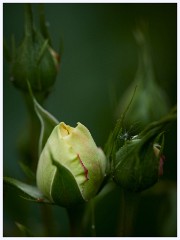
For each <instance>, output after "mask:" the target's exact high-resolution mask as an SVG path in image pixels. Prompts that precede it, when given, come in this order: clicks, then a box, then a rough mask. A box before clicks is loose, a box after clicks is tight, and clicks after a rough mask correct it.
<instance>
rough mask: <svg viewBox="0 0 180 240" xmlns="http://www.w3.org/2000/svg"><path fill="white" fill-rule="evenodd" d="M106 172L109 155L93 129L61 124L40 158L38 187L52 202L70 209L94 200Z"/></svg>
mask: <svg viewBox="0 0 180 240" xmlns="http://www.w3.org/2000/svg"><path fill="white" fill-rule="evenodd" d="M105 170H106V157H105V154H104V153H103V151H102V150H101V149H100V148H98V147H97V146H96V144H95V142H94V140H93V138H92V136H91V134H90V132H89V130H88V129H87V128H86V127H85V126H84V125H82V124H81V123H78V125H77V127H75V128H73V127H70V126H68V125H66V124H65V123H63V122H61V123H60V124H59V125H57V126H56V127H55V128H54V130H53V131H52V133H51V135H50V137H49V138H48V140H47V142H46V145H45V147H44V149H43V151H42V153H41V155H40V158H39V163H38V167H37V186H38V188H39V189H40V190H41V191H42V193H43V194H44V195H45V196H46V197H47V198H48V199H49V200H50V201H52V202H54V203H55V204H58V205H61V206H66V207H68V206H71V205H72V204H76V203H80V202H83V201H88V200H90V199H91V198H92V197H94V196H95V195H96V194H97V192H98V190H99V188H100V186H101V183H102V181H103V179H104V176H105Z"/></svg>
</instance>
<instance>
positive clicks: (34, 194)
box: [3, 177, 52, 204]
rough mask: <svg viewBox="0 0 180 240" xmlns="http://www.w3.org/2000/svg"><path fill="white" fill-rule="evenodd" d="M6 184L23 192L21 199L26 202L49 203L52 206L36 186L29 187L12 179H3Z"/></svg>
mask: <svg viewBox="0 0 180 240" xmlns="http://www.w3.org/2000/svg"><path fill="white" fill-rule="evenodd" d="M3 182H4V184H7V185H10V186H13V187H15V188H16V189H17V190H19V191H20V192H21V195H20V196H21V197H22V198H25V199H26V200H29V201H33V202H38V203H49V204H52V203H51V202H50V201H49V200H48V199H47V198H45V197H44V195H43V194H42V193H41V192H40V191H39V189H38V188H37V187H36V186H32V185H28V184H26V183H23V182H21V181H19V180H16V179H14V178H10V177H4V178H3Z"/></svg>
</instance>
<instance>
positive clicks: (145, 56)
mask: <svg viewBox="0 0 180 240" xmlns="http://www.w3.org/2000/svg"><path fill="white" fill-rule="evenodd" d="M134 33H135V39H136V42H137V45H138V48H139V61H138V69H137V73H136V76H135V79H134V81H133V82H132V84H131V85H130V86H129V87H128V89H127V90H126V91H125V93H124V95H123V96H122V98H121V99H120V102H119V105H118V109H117V116H118V117H119V116H120V115H121V113H122V112H124V110H125V108H126V107H127V105H128V103H129V101H130V99H131V97H132V95H133V92H134V91H135V88H136V92H135V96H134V98H133V101H132V104H131V106H130V108H129V111H128V113H127V115H126V121H127V122H129V123H130V124H132V123H134V122H138V123H140V124H141V126H142V128H143V127H144V126H146V125H147V124H148V123H150V122H152V121H155V120H158V119H160V118H161V117H163V116H164V115H166V114H167V113H168V111H169V103H168V100H167V96H166V94H165V92H164V91H163V89H162V88H161V87H160V86H159V85H158V83H157V82H156V79H155V74H154V68H153V62H152V58H151V49H150V45H149V41H148V40H149V39H148V33H147V29H146V26H141V27H139V28H137V29H136V31H135V32H134Z"/></svg>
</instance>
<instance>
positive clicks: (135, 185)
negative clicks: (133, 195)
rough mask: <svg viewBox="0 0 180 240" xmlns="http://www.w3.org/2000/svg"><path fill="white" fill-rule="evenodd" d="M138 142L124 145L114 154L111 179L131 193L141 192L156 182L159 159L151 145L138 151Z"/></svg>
mask: <svg viewBox="0 0 180 240" xmlns="http://www.w3.org/2000/svg"><path fill="white" fill-rule="evenodd" d="M139 141H140V140H136V142H133V143H132V142H129V143H126V144H125V145H124V146H123V147H122V148H121V149H120V150H119V151H118V152H117V154H116V162H115V169H114V173H113V177H114V180H115V182H116V183H117V184H118V185H120V186H122V187H123V188H124V189H126V190H129V191H132V192H140V191H143V190H145V189H147V188H149V187H151V186H152V185H154V184H155V183H156V182H157V181H158V167H159V159H158V158H157V157H156V156H155V155H154V152H153V144H152V143H151V144H149V146H144V147H145V151H144V152H142V151H140V150H139V145H140V142H139Z"/></svg>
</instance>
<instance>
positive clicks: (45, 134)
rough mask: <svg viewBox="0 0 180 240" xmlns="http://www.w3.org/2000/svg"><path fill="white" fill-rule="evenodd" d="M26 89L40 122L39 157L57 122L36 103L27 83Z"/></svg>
mask: <svg viewBox="0 0 180 240" xmlns="http://www.w3.org/2000/svg"><path fill="white" fill-rule="evenodd" d="M28 87H29V92H30V95H31V98H32V100H33V103H34V108H35V111H36V114H37V116H38V117H39V120H40V122H41V134H40V138H39V155H40V154H41V152H42V150H43V148H44V146H45V144H46V142H47V139H48V138H49V136H50V134H51V132H52V130H53V129H54V127H55V126H56V125H58V123H59V121H58V120H57V119H56V118H55V117H54V116H53V115H51V114H50V113H49V112H48V111H47V110H45V109H44V108H43V107H42V106H41V105H40V104H39V103H38V102H37V101H36V99H35V97H34V96H33V93H32V90H31V86H30V84H29V82H28Z"/></svg>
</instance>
